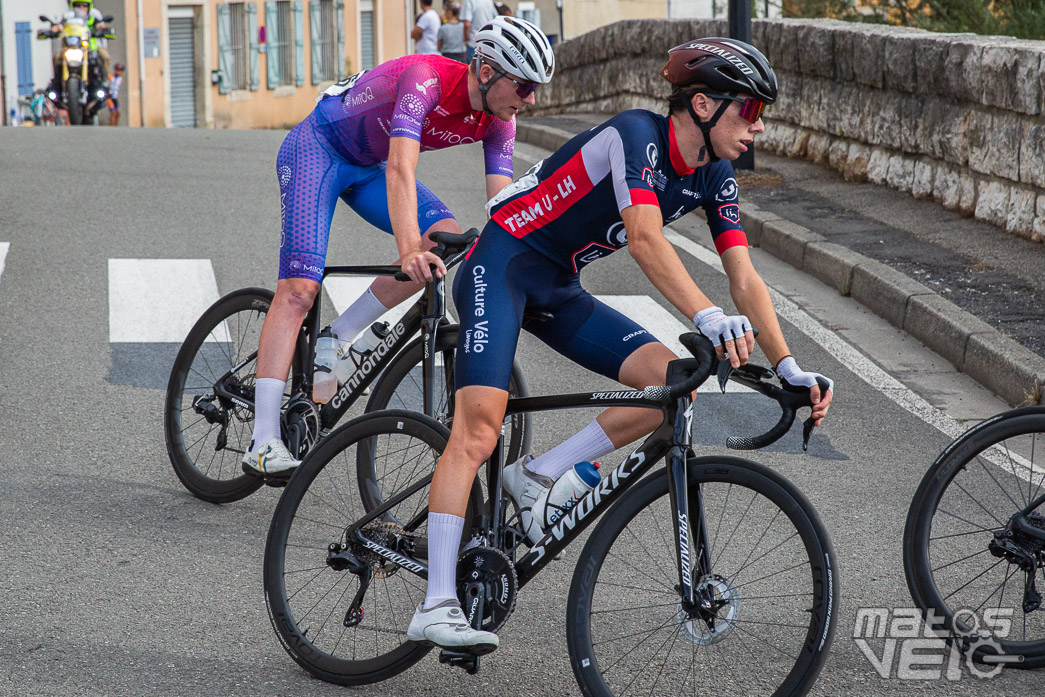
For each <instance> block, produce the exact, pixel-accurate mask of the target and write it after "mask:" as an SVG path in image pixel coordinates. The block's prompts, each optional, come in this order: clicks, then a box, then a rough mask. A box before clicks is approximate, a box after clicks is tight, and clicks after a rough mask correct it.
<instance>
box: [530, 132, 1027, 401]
mask: <svg viewBox="0 0 1045 697" xmlns="http://www.w3.org/2000/svg"><path fill="white" fill-rule="evenodd" d="M606 118H607V115H605V114H564V115H558V116H539V117H533V118H524V119H520V121H519V124H518V134H517V137H518V138H519V140H521V141H524V142H527V143H530V144H532V145H536V146H538V147H543V148H545V149H548V150H555V149H557V148H558V147H559V146H561V145H562V144H563V143H565V142H566V141H567V140H568V139H569V138H571V137H572V136H573V135H575V134H576V133H579V132H581V131H583V130H586V129H588V128H590V127H591V126H593V125H595V124H598V123H601V122H602V121H603V120H605V119H606ZM770 127H772V126H771V125H770ZM737 180H738V184H739V186H740V191H741V197H742V198H743V199H744V202H743V204H742V206H741V218H742V221H743V224H744V229H745V230H746V231H747V235H748V239H749V242H750V244H751V245H752V246H758V247H761V248H762V249H763V250H765V251H767V252H769V253H771V254H773V255H774V256H776V257H778V258H780V259H782V260H784V261H786V262H788V263H790V264H791V265H792V266H795V267H796V268H799V269H801V270H802V271H804V272H805V273H807V274H809V275H811V276H813V277H815V278H817V279H818V280H820V281H821V282H823V283H825V284H827V285H829V286H831V287H833V288H835V289H836V290H837V291H838V292H840V293H842V294H844V295H849V296H851V297H852V298H853V299H854V300H856V301H858V302H860V303H861V304H863V305H864V306H866V307H867V308H868V309H870V310H872V311H873V312H874V313H875V314H877V315H879V316H881V317H883V318H885V319H887V320H888V321H889V322H890V323H892V324H893V325H895V326H897V327H899V328H901V329H903V330H904V331H906V332H907V333H909V334H910V335H912V336H913V337H915V338H916V339H918V340H919V341H921V342H922V343H923V344H925V345H926V346H927V347H929V348H930V349H932V350H933V351H934V352H936V353H937V354H939V355H940V356H942V357H944V358H946V359H947V360H948V361H950V362H951V363H952V364H953V365H954V366H955V368H957V369H958V370H960V371H962V372H964V373H966V374H967V375H969V376H970V377H972V378H974V379H975V380H977V381H978V382H980V383H981V384H983V385H984V386H985V387H987V388H988V389H990V390H991V391H992V392H994V393H995V394H997V395H998V396H999V397H1001V398H1002V399H1004V400H1005V401H1006V402H1008V403H1009V404H1011V405H1014V406H1017V405H1026V404H1045V397H1043V393H1045V245H1043V244H1040V243H1036V242H1031V241H1029V240H1026V239H1022V238H1018V237H1014V236H1013V235H1011V234H1009V233H1006V232H1005V231H1004V230H1001V229H999V228H997V227H994V226H992V225H989V224H986V223H982V222H977V221H974V220H970V219H967V218H962V217H961V216H959V215H958V214H956V213H954V212H951V211H948V210H946V209H945V208H943V207H942V206H939V205H937V204H935V203H932V202H929V201H917V200H915V199H914V198H913V197H912V196H910V195H909V194H906V193H903V192H899V191H895V190H892V189H889V188H886V187H883V186H879V185H875V184H868V183H854V182H846V181H845V180H844V179H842V177H840V176H839V175H838V174H836V173H834V172H832V171H830V170H828V169H826V168H823V167H820V166H818V165H814V164H811V163H808V162H804V161H795V160H788V159H786V158H781V157H775V156H770V155H765V154H761V153H758V152H757V140H756V168H755V170H754V171H752V172H738V174H737ZM698 210H699V209H698Z"/></svg>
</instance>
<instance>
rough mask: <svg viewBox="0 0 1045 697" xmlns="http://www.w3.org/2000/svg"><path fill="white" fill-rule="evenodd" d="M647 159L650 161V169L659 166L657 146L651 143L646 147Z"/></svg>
mask: <svg viewBox="0 0 1045 697" xmlns="http://www.w3.org/2000/svg"><path fill="white" fill-rule="evenodd" d="M646 159H647V160H649V166H650V167H656V166H657V144H656V143H650V144H649V145H647V146H646Z"/></svg>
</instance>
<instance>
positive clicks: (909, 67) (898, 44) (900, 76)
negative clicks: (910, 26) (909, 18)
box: [882, 33, 922, 93]
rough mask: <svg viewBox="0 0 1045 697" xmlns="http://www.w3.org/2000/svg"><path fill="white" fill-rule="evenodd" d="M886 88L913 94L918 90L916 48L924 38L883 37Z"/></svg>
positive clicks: (903, 35)
mask: <svg viewBox="0 0 1045 697" xmlns="http://www.w3.org/2000/svg"><path fill="white" fill-rule="evenodd" d="M883 38H884V41H883V44H884V46H882V48H884V51H883V54H884V55H883V57H882V58H883V60H882V63H883V72H884V75H885V79H884V87H885V89H887V90H893V91H896V92H908V93H912V92H915V91H916V90H917V89H918V78H917V70H916V68H915V62H914V58H915V51H914V49H915V46H916V45H917V44H918V43H919V42H920V41H921V39H922V37H921V36H919V35H917V34H908V33H891V34H889V35H888V36H885V37H883Z"/></svg>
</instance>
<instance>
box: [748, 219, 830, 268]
mask: <svg viewBox="0 0 1045 697" xmlns="http://www.w3.org/2000/svg"><path fill="white" fill-rule="evenodd" d="M814 241H816V242H820V241H823V238H822V237H820V235H817V234H816V233H814V232H811V231H809V230H808V229H806V228H804V227H802V226H801V225H796V224H795V223H792V222H789V221H787V220H773V221H767V222H766V223H764V224H763V225H762V236H761V239H760V240H759V246H761V247H762V249H764V250H766V251H767V252H769V253H770V254H772V255H773V256H775V257H776V258H778V259H781V260H782V261H786V262H787V263H789V264H791V265H792V266H794V267H795V268H797V269H801V268H802V261H803V258H804V256H805V247H806V245H807V244H808V243H810V242H814Z"/></svg>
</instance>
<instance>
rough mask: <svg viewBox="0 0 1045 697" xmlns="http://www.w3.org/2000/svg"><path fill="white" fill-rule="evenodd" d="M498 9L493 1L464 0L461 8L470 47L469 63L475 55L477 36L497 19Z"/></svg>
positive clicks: (466, 39) (465, 34)
mask: <svg viewBox="0 0 1045 697" xmlns="http://www.w3.org/2000/svg"><path fill="white" fill-rule="evenodd" d="M497 16H498V15H497V8H496V7H494V5H493V0H464V4H463V5H462V6H461V21H462V22H463V23H464V37H465V42H466V43H467V45H468V62H469V63H471V62H472V57H473V56H474V55H475V35H476V34H477V33H478V32H479V30H480V29H482V28H483V26H485V25H486V24H487V23H488V22H490V21H491V20H493V18H494V17H497Z"/></svg>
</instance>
